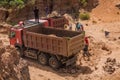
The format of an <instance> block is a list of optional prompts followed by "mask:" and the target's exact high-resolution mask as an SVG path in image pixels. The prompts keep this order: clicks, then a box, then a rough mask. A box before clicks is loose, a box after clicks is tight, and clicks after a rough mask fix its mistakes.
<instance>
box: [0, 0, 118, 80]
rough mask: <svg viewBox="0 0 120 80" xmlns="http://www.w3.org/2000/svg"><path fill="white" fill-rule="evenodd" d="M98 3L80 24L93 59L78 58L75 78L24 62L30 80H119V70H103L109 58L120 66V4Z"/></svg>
mask: <svg viewBox="0 0 120 80" xmlns="http://www.w3.org/2000/svg"><path fill="white" fill-rule="evenodd" d="M99 1H100V5H98V6H97V7H96V8H95V9H93V10H92V12H91V16H92V18H91V20H90V21H85V22H82V23H83V24H84V26H85V27H84V28H85V31H86V36H89V41H90V47H89V51H90V53H91V55H92V56H91V57H90V61H85V60H84V59H81V54H80V55H79V60H78V62H77V64H78V66H77V67H78V68H79V69H77V70H78V71H77V73H76V74H70V73H63V72H60V71H55V70H52V69H51V68H50V67H48V66H44V67H43V66H42V65H39V64H38V63H37V62H36V61H34V60H30V59H26V60H27V61H28V64H29V72H30V76H31V77H30V78H31V80H120V76H119V75H120V67H118V66H115V72H113V73H112V74H108V73H107V72H105V71H104V70H103V66H104V65H105V62H106V59H107V58H108V57H110V58H115V59H116V63H120V55H119V54H120V22H119V21H120V14H119V13H120V10H119V9H118V8H116V7H115V5H116V4H117V3H119V2H120V0H109V1H108V0H99ZM86 24H87V25H88V26H86ZM104 31H108V32H110V33H109V36H108V38H106V37H105V36H104ZM0 39H2V40H3V42H4V45H7V44H9V40H8V36H7V35H6V34H3V33H0ZM80 62H81V63H80Z"/></svg>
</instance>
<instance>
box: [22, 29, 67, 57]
mask: <svg viewBox="0 0 120 80" xmlns="http://www.w3.org/2000/svg"><path fill="white" fill-rule="evenodd" d="M23 40H24V44H25V47H29V48H33V49H38V50H40V51H43V52H47V53H51V54H55V55H62V56H66V57H67V56H68V54H67V53H68V52H67V41H66V39H64V38H60V37H56V36H51V35H43V34H38V33H34V32H28V31H26V32H24V39H23Z"/></svg>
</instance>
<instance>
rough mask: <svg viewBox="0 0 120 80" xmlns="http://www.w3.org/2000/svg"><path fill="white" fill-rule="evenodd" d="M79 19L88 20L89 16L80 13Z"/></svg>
mask: <svg viewBox="0 0 120 80" xmlns="http://www.w3.org/2000/svg"><path fill="white" fill-rule="evenodd" d="M79 17H80V19H81V20H89V19H90V15H89V14H88V13H80V15H79Z"/></svg>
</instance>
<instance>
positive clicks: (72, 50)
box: [68, 33, 84, 56]
mask: <svg viewBox="0 0 120 80" xmlns="http://www.w3.org/2000/svg"><path fill="white" fill-rule="evenodd" d="M83 47H84V33H82V34H80V35H78V36H75V37H73V38H71V39H70V40H69V41H68V53H69V54H68V56H70V55H74V54H76V53H78V52H79V51H80V50H82V49H83Z"/></svg>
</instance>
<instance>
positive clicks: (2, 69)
mask: <svg viewBox="0 0 120 80" xmlns="http://www.w3.org/2000/svg"><path fill="white" fill-rule="evenodd" d="M0 80H30V75H29V69H28V65H27V63H26V61H25V60H23V59H21V58H20V56H19V54H18V52H17V51H16V49H15V48H14V47H12V46H6V47H5V46H4V45H3V43H2V40H0Z"/></svg>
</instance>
